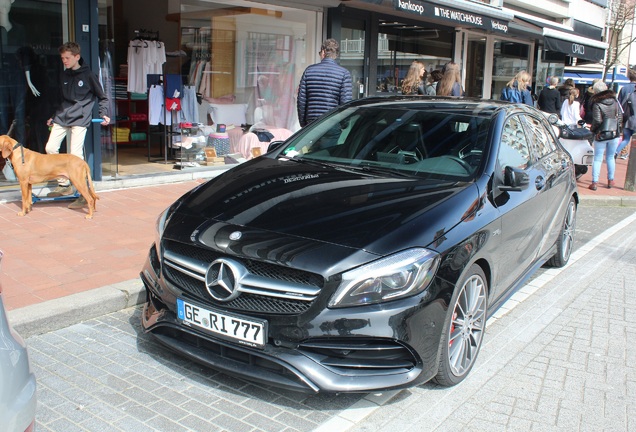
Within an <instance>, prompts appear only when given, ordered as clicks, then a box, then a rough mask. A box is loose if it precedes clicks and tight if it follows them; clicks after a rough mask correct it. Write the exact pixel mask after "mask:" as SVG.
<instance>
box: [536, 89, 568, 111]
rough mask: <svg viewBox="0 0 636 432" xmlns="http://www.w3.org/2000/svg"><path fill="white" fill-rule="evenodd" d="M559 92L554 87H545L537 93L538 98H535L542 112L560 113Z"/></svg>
mask: <svg viewBox="0 0 636 432" xmlns="http://www.w3.org/2000/svg"><path fill="white" fill-rule="evenodd" d="M561 104H562V102H561V93H560V92H559V90H557V89H555V88H550V87H545V88H544V89H543V90H541V93H539V99H537V105H538V106H539V109H540V110H541V111H543V112H547V113H552V114H557V115H560V114H561Z"/></svg>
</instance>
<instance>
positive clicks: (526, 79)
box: [501, 70, 534, 106]
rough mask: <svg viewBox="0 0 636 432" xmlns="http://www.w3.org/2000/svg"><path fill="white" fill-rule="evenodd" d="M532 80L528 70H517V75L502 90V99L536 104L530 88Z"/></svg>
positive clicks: (531, 104)
mask: <svg viewBox="0 0 636 432" xmlns="http://www.w3.org/2000/svg"><path fill="white" fill-rule="evenodd" d="M531 82H532V77H531V76H530V74H529V73H528V72H526V71H524V70H522V71H519V72H517V75H515V77H514V78H513V79H511V80H510V81H508V84H506V86H505V87H504V88H503V89H502V90H501V100H505V101H508V102H513V103H524V104H526V105H530V106H534V101H533V100H532V94H531V93H530V91H529V90H528V86H529V85H530V83H531Z"/></svg>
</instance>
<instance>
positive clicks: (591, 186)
mask: <svg viewBox="0 0 636 432" xmlns="http://www.w3.org/2000/svg"><path fill="white" fill-rule="evenodd" d="M597 187H598V183H597V182H592V184H591V185H590V187H589V189H590V190H596V188H597Z"/></svg>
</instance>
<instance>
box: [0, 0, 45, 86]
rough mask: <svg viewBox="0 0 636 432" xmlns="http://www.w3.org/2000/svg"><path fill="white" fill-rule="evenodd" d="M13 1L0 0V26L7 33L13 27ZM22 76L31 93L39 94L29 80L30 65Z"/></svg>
mask: <svg viewBox="0 0 636 432" xmlns="http://www.w3.org/2000/svg"><path fill="white" fill-rule="evenodd" d="M14 1H15V0H0V27H2V28H4V29H5V30H6V32H7V35H8V34H9V32H10V31H11V29H13V24H11V21H10V20H9V12H11V5H12V4H13V2H14ZM7 41H8V38H7ZM7 41H4V43H7ZM24 77H25V79H26V82H27V84H28V86H29V89H30V90H31V93H33V96H35V97H38V96H40V92H39V91H38V89H37V88H36V87H35V86H34V85H33V83H32V82H31V71H30V65H28V66H26V67H25V70H24Z"/></svg>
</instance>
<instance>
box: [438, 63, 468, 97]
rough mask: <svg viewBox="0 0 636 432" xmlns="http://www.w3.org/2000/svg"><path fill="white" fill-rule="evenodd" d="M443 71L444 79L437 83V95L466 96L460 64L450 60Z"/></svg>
mask: <svg viewBox="0 0 636 432" xmlns="http://www.w3.org/2000/svg"><path fill="white" fill-rule="evenodd" d="M442 72H443V75H442V79H441V80H439V82H438V83H437V96H464V90H463V89H462V84H461V82H462V79H461V76H460V74H459V65H458V64H457V63H455V62H448V63H446V65H445V66H444V69H443V71H442Z"/></svg>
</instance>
